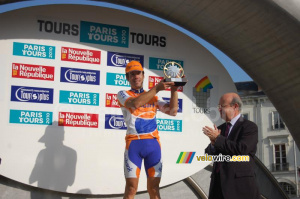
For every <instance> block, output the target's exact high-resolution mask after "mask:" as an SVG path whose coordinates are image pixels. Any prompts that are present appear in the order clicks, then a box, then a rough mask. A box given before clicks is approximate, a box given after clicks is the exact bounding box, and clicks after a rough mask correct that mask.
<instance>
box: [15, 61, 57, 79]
mask: <svg viewBox="0 0 300 199" xmlns="http://www.w3.org/2000/svg"><path fill="white" fill-rule="evenodd" d="M12 77H13V78H24V79H37V80H49V81H54V67H53V66H41V65H32V64H19V63H13V64H12Z"/></svg>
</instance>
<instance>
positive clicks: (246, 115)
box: [241, 113, 249, 120]
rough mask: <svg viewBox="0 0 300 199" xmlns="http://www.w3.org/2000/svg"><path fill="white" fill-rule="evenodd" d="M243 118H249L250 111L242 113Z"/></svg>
mask: <svg viewBox="0 0 300 199" xmlns="http://www.w3.org/2000/svg"><path fill="white" fill-rule="evenodd" d="M241 115H242V117H243V118H245V119H246V120H249V114H248V113H242V114H241Z"/></svg>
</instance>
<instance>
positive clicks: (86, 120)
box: [58, 112, 98, 128]
mask: <svg viewBox="0 0 300 199" xmlns="http://www.w3.org/2000/svg"><path fill="white" fill-rule="evenodd" d="M58 125H59V126H70V127H87V128H98V114H91V113H72V112H59V113H58Z"/></svg>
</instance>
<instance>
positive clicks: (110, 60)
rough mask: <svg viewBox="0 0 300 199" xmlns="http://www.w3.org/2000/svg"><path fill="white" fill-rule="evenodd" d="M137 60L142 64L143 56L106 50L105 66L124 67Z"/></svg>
mask: <svg viewBox="0 0 300 199" xmlns="http://www.w3.org/2000/svg"><path fill="white" fill-rule="evenodd" d="M132 60H135V61H139V62H140V63H141V64H142V66H144V56H143V55H134V54H126V53H118V52H107V66H114V67H126V65H127V64H128V63H129V62H130V61H132Z"/></svg>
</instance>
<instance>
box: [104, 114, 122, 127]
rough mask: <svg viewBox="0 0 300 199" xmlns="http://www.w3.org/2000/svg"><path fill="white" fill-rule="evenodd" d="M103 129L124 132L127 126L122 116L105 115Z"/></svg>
mask: <svg viewBox="0 0 300 199" xmlns="http://www.w3.org/2000/svg"><path fill="white" fill-rule="evenodd" d="M105 129H117V130H126V129H127V126H126V123H125V121H124V117H123V115H111V114H105Z"/></svg>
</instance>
